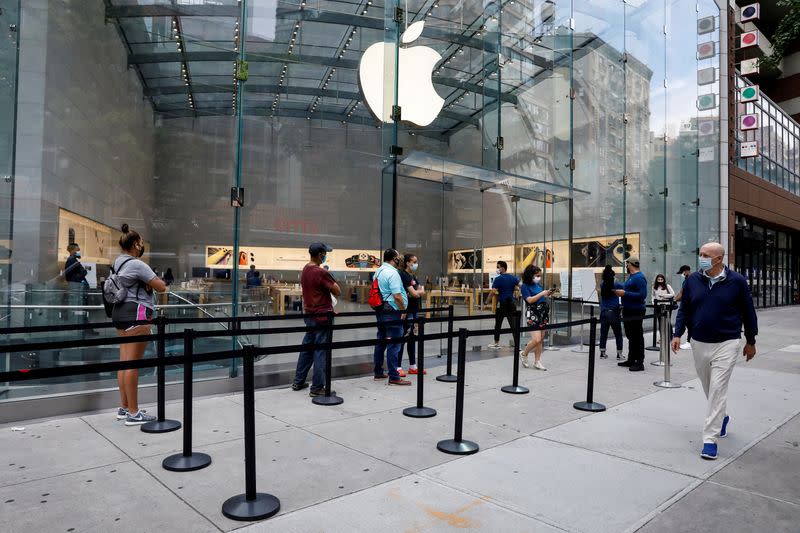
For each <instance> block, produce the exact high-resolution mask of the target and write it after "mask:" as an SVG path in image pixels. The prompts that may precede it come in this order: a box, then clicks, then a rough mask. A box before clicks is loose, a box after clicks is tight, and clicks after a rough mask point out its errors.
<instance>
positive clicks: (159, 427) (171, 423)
mask: <svg viewBox="0 0 800 533" xmlns="http://www.w3.org/2000/svg"><path fill="white" fill-rule="evenodd" d="M178 429H181V423H180V422H178V421H177V420H169V419H167V420H154V421H152V422H148V423H146V424H142V426H141V430H142V431H144V432H145V433H169V432H170V431H175V430H178Z"/></svg>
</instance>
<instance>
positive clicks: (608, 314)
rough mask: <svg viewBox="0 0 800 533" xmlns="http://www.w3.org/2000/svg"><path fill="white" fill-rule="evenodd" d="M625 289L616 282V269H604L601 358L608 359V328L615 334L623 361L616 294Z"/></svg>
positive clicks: (618, 356) (601, 288)
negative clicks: (616, 291)
mask: <svg viewBox="0 0 800 533" xmlns="http://www.w3.org/2000/svg"><path fill="white" fill-rule="evenodd" d="M622 288H624V287H623V286H622V284H621V283H617V282H616V281H614V269H613V268H612V267H611V265H606V267H605V268H604V269H603V281H601V282H600V358H601V359H607V358H608V356H607V355H606V342H607V341H608V328H611V330H612V331H613V332H614V341H615V342H616V343H617V359H622V323H621V322H620V319H619V311H620V305H619V296H617V295H616V293H615V292H614V291H615V290H619V289H622Z"/></svg>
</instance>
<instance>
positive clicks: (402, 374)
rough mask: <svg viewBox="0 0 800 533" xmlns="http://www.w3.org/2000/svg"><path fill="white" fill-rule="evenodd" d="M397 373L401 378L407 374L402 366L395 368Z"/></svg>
mask: <svg viewBox="0 0 800 533" xmlns="http://www.w3.org/2000/svg"><path fill="white" fill-rule="evenodd" d="M397 373H398V374H400V377H401V378H404V377H406V375H407V374H406V371H405V370H403V369H402V368H398V369H397Z"/></svg>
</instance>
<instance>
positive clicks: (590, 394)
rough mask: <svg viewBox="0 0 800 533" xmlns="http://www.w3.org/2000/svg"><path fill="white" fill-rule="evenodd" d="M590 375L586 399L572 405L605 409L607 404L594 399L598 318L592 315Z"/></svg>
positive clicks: (590, 409)
mask: <svg viewBox="0 0 800 533" xmlns="http://www.w3.org/2000/svg"><path fill="white" fill-rule="evenodd" d="M589 320H591V322H590V323H589V377H588V379H587V381H586V401H585V402H576V403H574V404H573V405H572V406H573V407H574V408H575V409H577V410H579V411H591V412H598V411H605V410H606V406H605V405H603V404H602V403H597V402H595V401H594V359H595V354H596V350H595V340H596V339H597V318H596V317H595V316H594V315H592V317H591V318H590V319H589Z"/></svg>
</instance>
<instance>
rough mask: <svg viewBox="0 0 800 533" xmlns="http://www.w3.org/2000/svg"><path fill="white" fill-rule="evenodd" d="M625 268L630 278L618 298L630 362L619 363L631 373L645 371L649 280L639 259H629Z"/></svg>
mask: <svg viewBox="0 0 800 533" xmlns="http://www.w3.org/2000/svg"><path fill="white" fill-rule="evenodd" d="M625 268H626V269H627V270H628V274H629V275H630V277H629V278H628V281H626V282H625V285H624V288H622V289H617V290H616V291H614V292H616V293H617V296H620V297H622V319H623V320H624V321H625V338H626V339H628V360H627V361H623V362H621V363H617V364H618V365H619V366H627V367H628V370H630V371H631V372H643V371H644V329H643V328H642V320H643V319H644V315H645V302H646V301H647V279H645V277H644V274H642V272H641V271H640V270H639V258H638V257H635V256H631V257H629V258H628V259H627V260H626V261H625Z"/></svg>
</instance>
